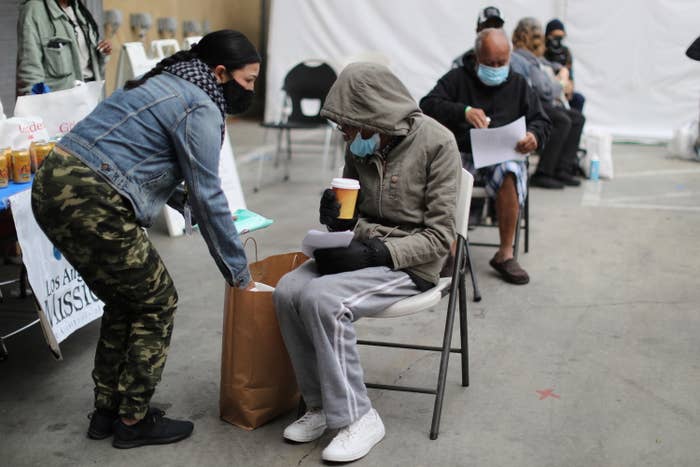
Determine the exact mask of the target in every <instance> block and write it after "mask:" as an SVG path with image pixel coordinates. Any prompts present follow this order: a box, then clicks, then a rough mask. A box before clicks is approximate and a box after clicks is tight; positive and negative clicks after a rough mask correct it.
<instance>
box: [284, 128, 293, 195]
mask: <svg viewBox="0 0 700 467" xmlns="http://www.w3.org/2000/svg"><path fill="white" fill-rule="evenodd" d="M291 160H292V130H291V129H289V128H287V158H286V159H285V161H284V179H283V180H284V181H285V182H286V181H287V180H289V162H290V161H291Z"/></svg>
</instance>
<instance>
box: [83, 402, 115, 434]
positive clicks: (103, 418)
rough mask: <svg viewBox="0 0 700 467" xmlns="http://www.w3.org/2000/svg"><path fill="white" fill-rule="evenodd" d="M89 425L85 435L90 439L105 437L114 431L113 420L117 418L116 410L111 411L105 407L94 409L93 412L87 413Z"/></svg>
mask: <svg viewBox="0 0 700 467" xmlns="http://www.w3.org/2000/svg"><path fill="white" fill-rule="evenodd" d="M88 418H89V419H90V426H89V427H88V431H87V436H88V438H90V439H105V438H107V437H109V436H112V433H113V432H114V428H113V425H114V422H115V421H117V419H118V418H119V414H117V412H112V411H111V410H106V409H95V411H94V412H93V413H91V414H90V415H88Z"/></svg>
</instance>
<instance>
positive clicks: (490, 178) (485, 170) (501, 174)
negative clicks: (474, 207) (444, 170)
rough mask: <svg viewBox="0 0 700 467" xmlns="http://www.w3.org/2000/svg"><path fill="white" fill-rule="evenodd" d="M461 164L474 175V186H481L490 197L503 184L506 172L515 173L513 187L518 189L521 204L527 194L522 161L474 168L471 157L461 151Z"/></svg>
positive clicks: (525, 176)
mask: <svg viewBox="0 0 700 467" xmlns="http://www.w3.org/2000/svg"><path fill="white" fill-rule="evenodd" d="M462 166H463V167H464V168H465V169H467V170H468V171H469V172H470V173H471V174H472V175H474V186H483V187H484V188H485V189H486V193H487V194H488V195H489V197H491V198H495V197H496V193H498V190H499V189H500V188H501V185H502V184H503V179H504V178H505V176H506V174H507V173H508V172H510V173H512V174H513V175H515V188H516V189H517V190H518V203H519V204H520V205H521V206H522V205H523V204H524V203H525V196H526V195H527V167H526V166H525V162H523V161H506V162H502V163H500V164H498V165H490V166H488V167H482V168H480V169H474V163H473V162H472V161H471V157H470V156H467V155H466V154H464V153H462Z"/></svg>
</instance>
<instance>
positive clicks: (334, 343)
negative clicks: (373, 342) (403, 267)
mask: <svg viewBox="0 0 700 467" xmlns="http://www.w3.org/2000/svg"><path fill="white" fill-rule="evenodd" d="M418 292H419V291H418V289H417V288H416V286H415V284H414V283H413V281H412V280H411V278H410V277H409V276H408V274H406V273H404V272H401V271H394V270H391V269H389V268H387V267H383V266H381V267H372V268H365V269H360V270H358V271H350V272H344V273H340V274H330V275H326V276H320V275H319V273H318V272H317V270H316V263H315V262H314V260H309V261H307V262H306V263H304V264H303V265H301V266H300V267H299V268H297V269H295V270H294V271H292V272H290V273H288V274H286V275H285V276H284V277H282V279H281V280H280V281H279V283H278V284H277V288H276V289H275V292H274V294H273V299H274V302H275V309H276V310H277V317H278V320H279V325H280V330H281V331H282V337H283V338H284V343H285V345H286V346H287V351H288V352H289V356H290V357H291V360H292V365H293V366H294V371H295V372H296V377H297V381H298V383H299V388H300V389H301V393H302V395H303V396H304V400H305V402H306V404H307V406H309V407H323V410H324V412H325V414H326V422H327V424H328V427H329V428H342V427H345V426H347V425H349V424H351V423H352V422H354V421H355V420H357V419H359V418H360V417H362V416H363V415H364V414H366V413H367V412H368V411H369V410H370V409H371V408H372V404H371V402H370V400H369V397H368V396H367V388H366V387H365V383H364V379H363V375H362V366H361V365H360V356H359V354H358V352H357V345H356V343H357V337H356V335H355V328H354V326H353V324H352V322H353V321H355V320H357V319H359V318H362V317H363V316H371V315H372V314H375V313H378V312H379V311H382V310H383V309H385V308H386V307H388V306H389V305H391V304H392V303H394V302H396V301H398V300H400V299H402V298H405V297H408V296H411V295H415V294H417V293H418Z"/></svg>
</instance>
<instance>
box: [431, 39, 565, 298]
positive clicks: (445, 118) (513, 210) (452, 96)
mask: <svg viewBox="0 0 700 467" xmlns="http://www.w3.org/2000/svg"><path fill="white" fill-rule="evenodd" d="M474 50H475V58H476V62H475V64H473V65H472V66H468V65H465V66H463V67H460V68H455V69H452V70H450V71H449V72H448V73H447V74H446V75H444V76H443V77H442V78H440V80H439V81H438V83H437V84H436V85H435V87H434V88H433V89H432V91H430V92H429V93H428V95H427V96H425V97H424V98H423V99H422V100H421V102H420V105H421V108H422V109H423V112H425V113H426V114H427V115H430V116H432V117H434V118H435V119H436V120H437V121H439V122H440V123H442V124H443V125H445V126H446V127H447V128H449V129H450V130H452V132H453V133H454V135H455V138H456V139H457V145H458V146H459V150H460V152H461V153H462V165H463V166H464V168H465V169H467V170H469V171H470V172H472V173H475V180H476V181H475V183H476V184H481V185H485V186H486V191H487V193H488V194H489V196H490V197H492V198H495V200H496V203H495V204H496V214H497V215H498V231H499V234H500V242H499V243H500V246H499V248H498V251H497V252H496V254H495V256H494V257H493V258H492V259H491V262H490V264H491V266H492V267H493V268H494V269H496V270H497V271H498V272H499V273H500V274H501V276H502V277H503V278H504V280H506V281H507V282H510V283H512V284H527V283H528V282H529V280H530V278H529V276H528V274H527V272H525V270H524V269H523V268H522V267H521V266H520V265H519V264H518V262H517V261H516V260H515V258H514V257H513V240H514V238H515V229H516V227H517V225H516V224H517V219H518V211H519V209H520V206H521V205H522V204H523V203H524V200H525V195H526V193H527V170H526V168H525V164H524V163H523V162H517V161H508V162H504V163H502V164H499V165H495V166H489V167H483V168H481V169H479V170H478V171H477V170H474V163H473V160H472V155H471V142H470V139H469V130H470V129H471V128H486V127H499V126H503V125H506V124H508V123H511V122H512V121H514V120H517V119H518V118H520V117H522V116H524V117H525V120H526V127H527V133H526V136H525V138H523V139H522V140H521V141H520V142H519V143H518V145H517V146H516V150H517V151H519V152H520V153H522V154H527V153H530V152H532V151H534V150H536V149H538V148H540V147H541V146H543V145H544V144H545V143H546V142H547V138H548V136H549V129H550V125H551V123H550V121H549V118H548V117H547V115H546V114H545V113H544V112H543V111H542V107H541V105H540V103H539V100H538V98H537V95H536V94H535V93H534V91H533V90H532V89H531V88H530V86H528V84H527V81H526V80H525V78H523V77H522V76H521V75H518V74H516V73H514V72H513V71H511V70H510V67H509V63H510V44H509V43H508V37H507V35H506V33H505V32H504V31H503V29H491V28H489V29H484V30H483V31H481V32H479V34H478V35H477V39H476V43H475V46H474ZM489 119H490V120H489Z"/></svg>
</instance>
